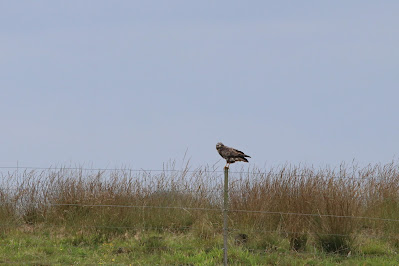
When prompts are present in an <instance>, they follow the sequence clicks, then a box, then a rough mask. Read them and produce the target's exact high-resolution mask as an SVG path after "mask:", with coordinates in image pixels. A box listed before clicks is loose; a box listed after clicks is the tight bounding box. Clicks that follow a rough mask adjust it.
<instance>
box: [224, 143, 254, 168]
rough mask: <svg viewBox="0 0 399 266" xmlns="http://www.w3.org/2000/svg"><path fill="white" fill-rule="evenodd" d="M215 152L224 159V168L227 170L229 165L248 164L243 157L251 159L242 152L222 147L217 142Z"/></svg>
mask: <svg viewBox="0 0 399 266" xmlns="http://www.w3.org/2000/svg"><path fill="white" fill-rule="evenodd" d="M216 150H217V151H218V152H219V154H220V156H222V157H223V158H224V159H226V166H225V168H229V166H230V164H231V163H235V162H246V163H247V162H248V160H247V159H246V158H245V157H248V158H251V156H249V155H246V154H245V153H243V152H242V151H239V150H236V149H234V148H231V147H227V146H224V145H223V143H221V142H219V143H218V144H216Z"/></svg>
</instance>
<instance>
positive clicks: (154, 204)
mask: <svg viewBox="0 0 399 266" xmlns="http://www.w3.org/2000/svg"><path fill="white" fill-rule="evenodd" d="M175 168H176V167H175V165H174V164H171V165H169V167H167V168H165V169H164V171H159V172H158V171H154V172H148V171H138V172H136V171H130V170H128V169H125V170H113V171H102V170H99V171H87V170H85V169H83V168H80V169H79V168H78V169H68V168H63V169H44V170H38V169H36V170H29V169H25V170H24V171H21V169H18V170H16V171H9V172H7V173H4V172H3V175H2V178H1V180H2V181H1V182H0V184H1V185H0V200H1V204H0V230H1V231H0V263H19V264H25V263H33V264H37V265H39V264H40V265H46V264H48V265H49V264H78V263H80V264H82V263H90V264H132V265H148V264H161V265H163V264H172V265H215V264H221V263H222V258H223V239H222V229H223V228H222V212H221V208H222V198H223V197H222V188H223V184H222V181H223V173H221V172H219V171H215V170H214V169H209V168H199V169H192V170H190V168H189V167H188V165H185V166H184V167H182V169H179V170H176V171H175ZM398 170H399V167H398V165H396V164H395V163H390V164H386V165H370V166H367V167H364V168H358V167H356V165H353V164H352V165H349V166H347V165H344V164H343V165H341V166H340V167H338V168H337V169H329V168H325V169H313V168H311V167H304V166H288V165H285V166H282V167H278V168H275V169H268V170H264V169H252V170H250V171H238V172H234V171H231V172H230V186H229V196H230V207H229V209H230V211H229V261H230V263H231V264H249V265H250V264H252V265H256V264H260V265H262V264H277V265H292V264H297V265H301V264H309V265H319V264H337V263H340V264H343V265H353V264H364V263H366V264H367V265H397V263H398V262H399V255H397V254H398V251H399V193H398V192H399V187H398V186H399V185H398V184H399V182H398V181H399V171H398Z"/></svg>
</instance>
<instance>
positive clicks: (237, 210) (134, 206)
mask: <svg viewBox="0 0 399 266" xmlns="http://www.w3.org/2000/svg"><path fill="white" fill-rule="evenodd" d="M5 204H15V202H7V201H5V202H4V201H3V202H0V205H5ZM24 204H27V205H34V206H36V205H40V206H49V207H51V206H75V207H84V208H86V207H91V208H95V207H107V208H141V209H144V208H150V209H180V210H186V211H187V210H201V211H215V212H221V211H224V209H223V208H203V207H184V206H157V205H117V204H79V203H40V204H37V203H29V202H27V203H24ZM227 211H228V212H240V213H248V214H273V215H293V216H294V215H297V216H312V217H333V218H349V219H365V220H374V221H386V222H399V219H391V218H379V217H368V216H352V215H334V214H319V213H300V212H278V211H257V210H239V209H228V210H227Z"/></svg>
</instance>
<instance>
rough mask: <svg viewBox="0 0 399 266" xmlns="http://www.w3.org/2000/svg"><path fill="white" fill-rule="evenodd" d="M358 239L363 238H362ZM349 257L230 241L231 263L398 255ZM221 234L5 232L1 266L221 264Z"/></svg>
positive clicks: (363, 261) (380, 258)
mask: <svg viewBox="0 0 399 266" xmlns="http://www.w3.org/2000/svg"><path fill="white" fill-rule="evenodd" d="M362 241H363V240H362ZM365 241H366V243H363V245H362V246H361V248H357V249H354V250H353V251H352V252H351V254H350V255H349V256H348V254H345V255H342V254H331V253H326V252H324V251H323V249H322V248H318V247H317V245H314V243H316V242H314V243H312V241H310V243H308V245H307V247H306V250H305V251H303V252H295V251H292V250H291V249H290V244H289V241H288V239H286V238H284V237H282V236H279V235H276V234H274V235H272V236H269V238H262V239H260V238H252V237H251V238H249V239H248V242H246V243H241V244H237V243H235V242H234V239H233V238H232V237H231V238H230V240H229V262H230V264H231V265H321V264H322V265H336V264H341V265H397V262H398V261H399V255H397V252H398V251H399V250H398V249H397V248H395V246H394V245H393V244H390V243H389V242H387V241H384V240H378V239H373V240H369V239H366V240H365ZM222 243H223V239H222V235H215V236H214V237H213V238H211V239H209V238H199V237H198V236H196V234H195V233H193V232H185V233H172V232H163V233H159V232H153V231H143V232H136V233H134V232H129V231H126V232H125V233H124V234H115V235H113V236H112V237H111V236H108V237H104V236H101V235H100V236H98V235H96V234H93V232H82V231H65V230H60V228H43V227H42V226H39V227H37V228H35V227H33V226H29V227H27V226H24V227H21V228H15V229H12V230H9V231H8V232H7V233H6V234H3V236H2V238H1V239H0V263H1V264H9V263H12V264H31V265H33V264H35V265H57V264H69V265H70V264H100V265H101V264H104V265H110V264H126V265H129V264H132V265H165V264H170V265H220V264H222V260H223V249H222V247H223V244H222Z"/></svg>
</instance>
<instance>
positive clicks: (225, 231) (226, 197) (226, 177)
mask: <svg viewBox="0 0 399 266" xmlns="http://www.w3.org/2000/svg"><path fill="white" fill-rule="evenodd" d="M228 208H229V168H227V167H225V168H224V199H223V265H225V266H227V236H228V229H227V219H228V217H227V212H228Z"/></svg>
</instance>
